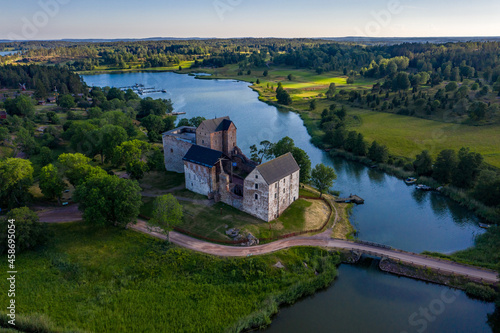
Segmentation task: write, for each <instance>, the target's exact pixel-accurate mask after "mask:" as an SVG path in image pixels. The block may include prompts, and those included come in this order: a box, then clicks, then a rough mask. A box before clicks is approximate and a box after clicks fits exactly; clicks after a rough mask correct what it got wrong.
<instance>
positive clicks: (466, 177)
mask: <svg viewBox="0 0 500 333" xmlns="http://www.w3.org/2000/svg"><path fill="white" fill-rule="evenodd" d="M482 163H483V157H482V156H481V154H479V153H474V152H471V151H469V148H464V147H462V148H460V150H459V151H458V164H457V167H456V168H455V170H454V173H453V175H452V183H453V185H455V186H457V187H464V188H468V187H471V186H472V185H473V184H474V182H475V180H476V178H477V176H478V175H479V171H480V167H481V164H482Z"/></svg>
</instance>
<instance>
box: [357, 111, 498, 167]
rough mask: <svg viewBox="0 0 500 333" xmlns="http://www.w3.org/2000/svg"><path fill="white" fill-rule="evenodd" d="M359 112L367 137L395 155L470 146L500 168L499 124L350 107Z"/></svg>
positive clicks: (409, 154) (361, 128) (435, 153)
mask: <svg viewBox="0 0 500 333" xmlns="http://www.w3.org/2000/svg"><path fill="white" fill-rule="evenodd" d="M349 114H351V115H359V116H360V117H361V119H362V122H361V125H360V126H359V127H354V128H353V129H354V130H356V131H358V132H361V133H363V135H364V136H365V139H366V140H368V141H370V142H371V141H372V140H377V142H378V143H381V144H384V145H386V146H387V147H388V148H389V151H390V152H391V153H393V154H395V155H402V156H408V157H414V156H416V154H419V153H420V152H421V151H422V150H424V149H427V150H429V151H430V152H431V154H432V155H433V156H434V157H436V156H437V154H438V153H439V152H440V151H441V150H443V149H455V150H457V151H458V150H459V149H460V148H461V147H470V148H471V150H473V151H476V152H478V153H481V155H483V157H484V160H485V162H486V163H488V164H491V165H493V166H495V167H497V168H500V127H499V126H498V125H488V126H467V125H460V124H453V123H442V122H438V121H433V120H426V119H420V118H415V117H408V116H401V115H396V114H389V113H382V112H374V111H368V110H361V109H350V110H349Z"/></svg>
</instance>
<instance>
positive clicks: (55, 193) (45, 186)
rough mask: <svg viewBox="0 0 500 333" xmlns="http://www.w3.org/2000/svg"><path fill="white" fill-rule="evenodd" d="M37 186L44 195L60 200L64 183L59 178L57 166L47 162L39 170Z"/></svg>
mask: <svg viewBox="0 0 500 333" xmlns="http://www.w3.org/2000/svg"><path fill="white" fill-rule="evenodd" d="M39 187H40V190H41V191H42V193H43V195H44V196H45V197H47V198H48V199H57V201H58V202H60V200H61V196H62V192H63V190H64V188H65V187H66V184H65V183H64V181H63V180H62V179H61V176H60V175H59V172H58V170H57V168H56V167H55V166H53V165H52V164H49V165H46V166H44V167H43V168H42V171H41V172H40V181H39Z"/></svg>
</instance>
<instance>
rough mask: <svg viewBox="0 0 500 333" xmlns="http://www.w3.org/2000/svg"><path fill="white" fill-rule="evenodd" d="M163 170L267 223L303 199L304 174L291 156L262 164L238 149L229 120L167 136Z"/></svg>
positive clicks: (190, 188)
mask: <svg viewBox="0 0 500 333" xmlns="http://www.w3.org/2000/svg"><path fill="white" fill-rule="evenodd" d="M162 136H163V150H164V153H165V167H166V169H167V170H168V171H174V172H178V173H184V177H185V180H186V188H187V189H188V190H190V191H193V192H196V193H199V194H202V195H206V196H207V197H208V198H209V199H212V198H213V199H214V200H215V201H216V202H218V201H222V202H224V203H226V204H228V205H231V206H233V207H235V208H237V209H239V210H242V211H244V212H246V213H248V214H250V215H253V216H255V217H257V218H259V219H261V220H264V221H266V222H269V221H272V220H274V219H276V218H277V217H278V216H280V214H281V213H283V211H284V210H285V209H286V208H287V207H288V206H290V205H291V204H292V202H294V201H295V200H297V199H298V198H299V172H300V168H299V166H298V164H297V162H296V161H295V159H294V158H293V156H292V154H291V153H287V154H285V155H282V156H280V157H278V158H275V159H273V160H271V161H268V162H266V163H263V164H260V165H259V164H258V163H256V162H254V161H252V160H250V159H249V158H248V157H246V156H245V155H244V154H243V152H242V151H241V149H240V148H239V147H238V146H237V145H236V126H235V125H234V123H233V122H232V121H231V120H230V119H229V117H221V118H216V119H207V120H204V121H203V122H202V123H201V124H200V126H198V127H197V128H195V127H189V126H183V127H179V128H176V129H173V130H171V131H168V132H165V133H163V135H162Z"/></svg>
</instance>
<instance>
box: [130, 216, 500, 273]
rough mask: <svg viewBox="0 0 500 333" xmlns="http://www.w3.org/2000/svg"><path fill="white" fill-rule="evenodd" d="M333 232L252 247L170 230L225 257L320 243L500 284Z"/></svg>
mask: <svg viewBox="0 0 500 333" xmlns="http://www.w3.org/2000/svg"><path fill="white" fill-rule="evenodd" d="M129 227H130V228H132V229H134V230H137V231H140V232H143V233H146V234H149V235H151V236H154V237H157V238H160V239H166V236H165V235H163V234H160V233H157V232H151V231H149V230H148V229H147V226H146V222H145V221H142V220H139V221H138V223H137V224H136V225H130V226H129ZM330 234H331V229H328V230H327V231H325V232H323V233H321V234H318V235H314V236H309V237H306V236H304V237H303V236H299V237H292V238H287V239H281V240H278V241H275V242H272V243H268V244H263V245H256V246H252V247H241V246H240V247H238V246H226V245H219V244H213V243H208V242H205V241H201V240H198V239H195V238H192V237H189V236H186V235H183V234H180V233H178V232H175V231H172V232H171V233H170V241H171V242H172V243H174V244H177V245H179V246H183V247H186V248H188V249H191V250H194V251H198V252H203V253H207V254H212V255H217V256H223V257H245V256H250V255H260V254H266V253H271V252H275V251H278V250H282V249H286V248H290V247H293V246H319V247H329V248H336V249H343V250H354V251H359V252H363V253H369V254H372V255H376V256H379V257H387V258H391V259H395V260H401V261H402V262H405V263H409V264H414V265H419V266H422V267H427V268H431V269H435V270H439V271H442V272H446V273H453V274H458V275H465V276H469V277H473V278H476V279H483V280H484V281H488V282H494V283H497V282H498V281H499V280H498V276H497V273H496V272H495V271H490V270H486V269H481V268H477V267H473V266H466V265H461V264H457V263H453V262H450V261H446V260H441V259H437V258H431V257H427V256H423V255H419V254H416V253H409V252H403V251H398V250H393V249H385V248H380V247H377V246H372V245H367V244H360V243H355V242H350V241H346V240H339V239H332V238H330Z"/></svg>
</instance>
